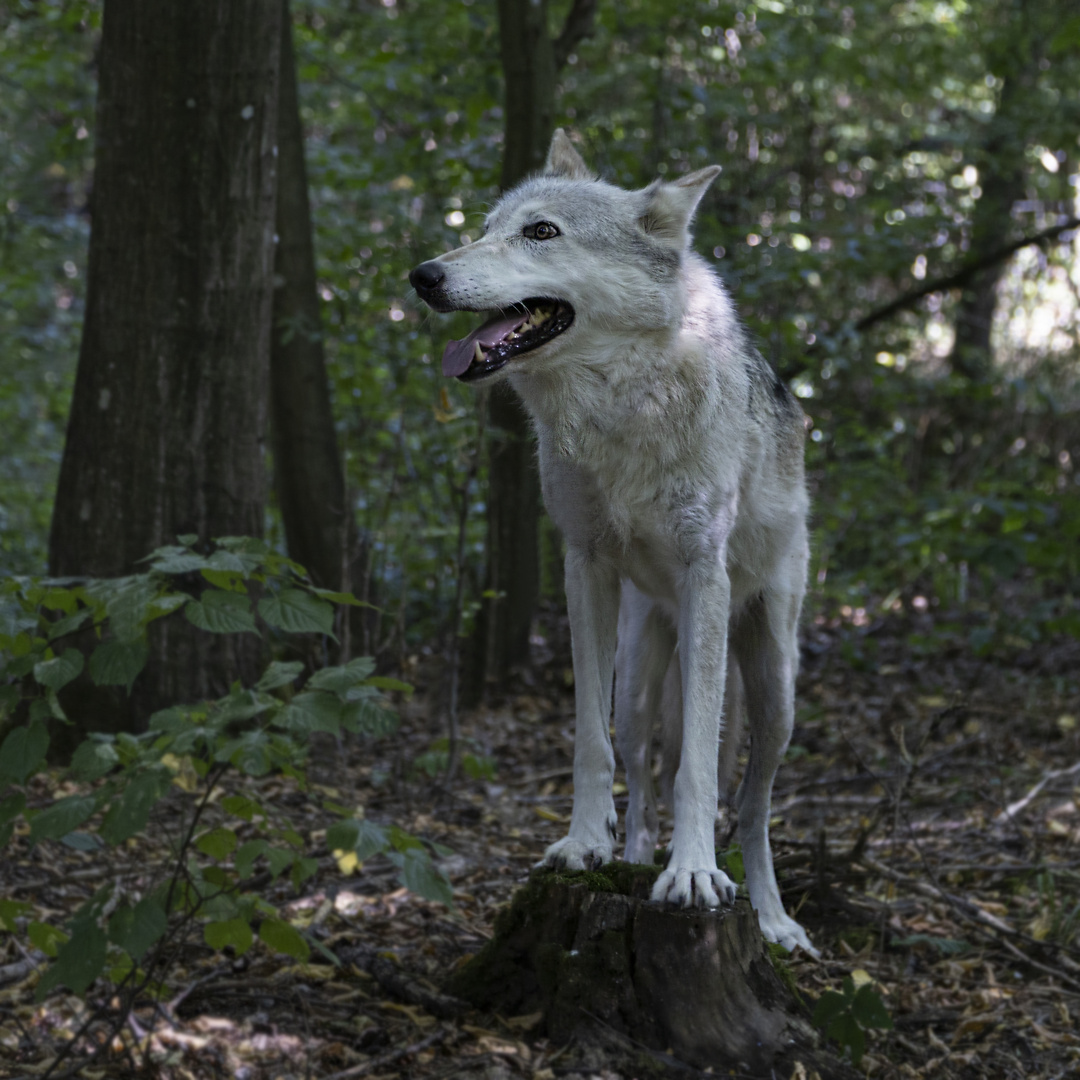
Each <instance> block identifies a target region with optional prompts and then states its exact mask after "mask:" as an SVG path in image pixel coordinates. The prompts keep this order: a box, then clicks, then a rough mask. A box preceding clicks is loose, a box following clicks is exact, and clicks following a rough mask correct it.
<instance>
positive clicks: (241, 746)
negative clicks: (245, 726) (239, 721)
mask: <svg viewBox="0 0 1080 1080" xmlns="http://www.w3.org/2000/svg"><path fill="white" fill-rule="evenodd" d="M226 749H227V750H228V754H227V760H228V761H229V762H230V763H231V764H232V765H235V766H236V768H237V769H239V770H240V771H241V772H242V773H244V775H245V776H265V775H266V774H267V773H268V772H269V771H270V768H271V765H272V764H273V763H272V761H271V759H270V736H269V735H267V734H266V732H265V731H247V732H245V733H244V734H243V735H241V736H240V738H239V739H236V740H235V741H233V742H232V743H230V744H229V746H228V747H227V748H226ZM219 760H220V757H219Z"/></svg>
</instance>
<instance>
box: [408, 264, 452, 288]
mask: <svg viewBox="0 0 1080 1080" xmlns="http://www.w3.org/2000/svg"><path fill="white" fill-rule="evenodd" d="M445 280H446V271H445V270H443V268H442V264H441V263H438V262H436V261H435V260H434V259H432V260H431V261H430V262H426V263H421V264H420V265H419V266H418V267H416V269H415V270H413V271H412V272H411V273H410V274H409V284H410V285H411V286H412V287H413V288H414V289H415V290H416V291H417V292H418V293H425V292H431V291H432V290H433V289H437V288H438V287H439V286H440V285H441V284H442V283H443V282H444V281H445Z"/></svg>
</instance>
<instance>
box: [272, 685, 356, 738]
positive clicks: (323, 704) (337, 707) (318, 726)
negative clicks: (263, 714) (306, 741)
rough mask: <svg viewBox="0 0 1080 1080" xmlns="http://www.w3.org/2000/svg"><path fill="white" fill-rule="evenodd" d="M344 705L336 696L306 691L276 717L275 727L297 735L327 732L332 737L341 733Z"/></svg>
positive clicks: (321, 691) (322, 692)
mask: <svg viewBox="0 0 1080 1080" xmlns="http://www.w3.org/2000/svg"><path fill="white" fill-rule="evenodd" d="M341 713H342V704H341V700H340V698H338V697H337V695H336V694H328V693H326V692H325V691H323V690H311V691H304V693H302V694H297V695H296V697H294V698H293V699H292V701H290V702H289V704H288V705H286V706H285V707H284V708H283V709H281V710H280V711H279V712H278V714H277V716H275V717H274V720H273V723H274V726H275V727H282V728H285V729H286V730H287V731H291V732H293V733H294V734H297V735H307V734H310V733H311V732H313V731H325V732H327V733H328V734H330V735H338V734H340V732H341Z"/></svg>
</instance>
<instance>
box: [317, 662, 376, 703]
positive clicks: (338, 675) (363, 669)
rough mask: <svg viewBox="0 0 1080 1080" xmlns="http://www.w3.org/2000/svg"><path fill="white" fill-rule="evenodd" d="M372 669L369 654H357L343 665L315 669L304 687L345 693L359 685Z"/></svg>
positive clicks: (372, 663)
mask: <svg viewBox="0 0 1080 1080" xmlns="http://www.w3.org/2000/svg"><path fill="white" fill-rule="evenodd" d="M374 670H375V661H374V660H372V659H371V657H370V656H358V657H357V658H356V659H355V660H351V661H350V662H349V663H348V664H346V665H345V666H344V667H328V668H323V669H322V670H321V671H316V672H315V674H314V675H312V676H311V678H310V679H308V681H307V685H306V687H305V689H308V690H328V691H329V692H330V693H332V694H346V693H348V692H349V691H350V690H351V689H352V688H353V687H354V686H359V685H360V684H361V683H362V682H363V681H364V680H365V679H366V678H367V677H368V676H369V675H370V674H371V673H372V672H373V671H374Z"/></svg>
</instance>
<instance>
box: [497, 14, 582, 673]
mask: <svg viewBox="0 0 1080 1080" xmlns="http://www.w3.org/2000/svg"><path fill="white" fill-rule="evenodd" d="M595 7H596V4H595V0H575V3H574V4H573V6H572V8H571V10H570V12H569V13H568V15H567V18H566V24H565V26H564V28H563V31H562V33H561V34H560V36H559V38H558V40H554V41H553V40H552V37H551V34H550V32H549V29H548V9H547V0H499V41H500V47H501V53H502V66H503V75H504V78H505V82H506V97H505V103H504V112H505V121H506V123H505V137H504V142H503V164H502V177H501V184H502V188H503V190H504V191H506V190H507V189H509V188H511V187H513V186H514V185H515V184H517V183H519V182H520V181H521V180H523V179H524V178H525V177H526V176H528V174H529V173H531V172H536V171H537V170H539V169H540V168H542V167H543V164H544V159H545V157H546V155H547V150H548V145H549V144H550V142H551V134H552V131H553V128H554V116H555V76H556V73H557V70H558V67H559V66H560V65H561V64H562V63H564V62H565V60H566V57H567V55H568V54H569V53H570V51H571V50H572V49H573V47H574V45H575V44H576V43H577V42H578V41H580V40H581V38H583V37H585V36H586V35H587V34H588V33H589V32H590V29H591V27H592V21H593V15H594V12H595ZM488 408H489V411H488V431H489V441H488V454H489V459H488V500H487V524H488V535H487V543H488V565H487V581H486V586H485V591H486V592H487V593H488V594H489V597H490V598H489V599H488V601H487V603H486V605H485V608H484V612H483V617H482V621H481V626H480V640H481V648H480V660H481V663H480V665H479V666H480V668H481V676H480V680H481V683H482V684H483V683H496V684H499V683H502V682H505V680H506V677H507V675H508V674H509V673H510V671H511V670H512V668H514V667H515V666H517V665H521V664H525V663H527V662H528V659H529V634H530V631H531V629H532V621H533V617H534V616H535V614H536V609H537V604H538V602H539V599H540V474H539V472H538V470H537V466H536V453H535V450H534V447H533V432H532V425H531V424H530V423H529V418H528V415H527V413H526V412H525V409H524V407H523V406H522V404H521V402H520V401H518V399H517V396H516V395H515V394H514V393H513V391H511V390H510V388H509V387H508V386H507V385H506V384H504V383H503V384H499V385H497V386H496V387H495V388H494V390H493V391H492V394H491V398H490V402H489V407H488Z"/></svg>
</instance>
